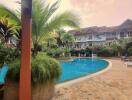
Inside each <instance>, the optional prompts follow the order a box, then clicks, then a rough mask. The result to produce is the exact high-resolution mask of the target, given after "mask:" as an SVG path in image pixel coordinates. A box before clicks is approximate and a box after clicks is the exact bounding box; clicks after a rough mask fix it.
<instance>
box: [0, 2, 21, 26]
mask: <svg viewBox="0 0 132 100" xmlns="http://www.w3.org/2000/svg"><path fill="white" fill-rule="evenodd" d="M0 10H1V11H4V12H5V13H6V14H7V16H8V15H9V16H10V17H11V18H13V20H15V21H16V22H17V23H18V24H19V25H20V23H21V20H20V18H19V17H18V16H17V14H16V13H15V12H14V11H12V10H10V9H8V8H7V7H5V6H4V5H1V4H0Z"/></svg>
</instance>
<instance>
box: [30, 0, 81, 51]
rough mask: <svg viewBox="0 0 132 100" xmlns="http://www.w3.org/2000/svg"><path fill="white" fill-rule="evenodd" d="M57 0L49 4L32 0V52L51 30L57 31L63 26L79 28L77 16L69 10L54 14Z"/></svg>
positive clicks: (39, 0)
mask: <svg viewBox="0 0 132 100" xmlns="http://www.w3.org/2000/svg"><path fill="white" fill-rule="evenodd" d="M58 4H59V1H57V2H55V3H53V4H51V5H49V4H46V2H44V1H41V0H33V12H32V17H33V25H32V26H33V45H34V53H36V52H37V46H38V45H39V44H41V42H43V40H44V38H45V37H46V36H47V34H49V33H50V32H53V31H58V30H60V29H62V28H63V27H65V26H69V27H73V28H79V20H78V18H77V17H76V16H75V15H74V14H73V13H71V12H64V13H62V14H58V15H55V13H56V11H57V10H58V8H59V7H58Z"/></svg>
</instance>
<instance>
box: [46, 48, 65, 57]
mask: <svg viewBox="0 0 132 100" xmlns="http://www.w3.org/2000/svg"><path fill="white" fill-rule="evenodd" d="M63 53H64V50H63V49H62V48H54V49H50V50H48V51H47V55H48V56H51V57H55V58H58V57H60V56H62V54H63Z"/></svg>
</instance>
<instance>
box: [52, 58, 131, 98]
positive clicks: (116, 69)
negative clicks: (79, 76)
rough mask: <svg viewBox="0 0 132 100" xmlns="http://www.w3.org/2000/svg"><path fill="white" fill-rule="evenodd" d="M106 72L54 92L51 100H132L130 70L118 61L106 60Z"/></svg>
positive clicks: (113, 59)
mask: <svg viewBox="0 0 132 100" xmlns="http://www.w3.org/2000/svg"><path fill="white" fill-rule="evenodd" d="M108 60H109V61H111V62H112V68H111V69H110V70H108V71H107V72H105V73H103V74H100V75H98V76H95V77H93V78H89V79H86V80H84V81H81V82H78V83H76V84H74V85H70V86H64V87H61V88H59V89H57V90H56V92H55V96H54V98H53V100H132V68H130V67H129V68H128V67H126V66H125V64H124V62H122V61H121V60H119V59H115V58H111V59H108Z"/></svg>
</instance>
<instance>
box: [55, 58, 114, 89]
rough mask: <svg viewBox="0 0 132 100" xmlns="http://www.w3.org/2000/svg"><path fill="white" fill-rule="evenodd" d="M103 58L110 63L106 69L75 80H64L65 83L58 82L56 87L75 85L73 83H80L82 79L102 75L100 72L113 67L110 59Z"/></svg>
mask: <svg viewBox="0 0 132 100" xmlns="http://www.w3.org/2000/svg"><path fill="white" fill-rule="evenodd" d="M102 60H105V61H107V62H108V63H109V64H108V66H107V68H105V69H103V70H101V71H99V72H96V73H93V74H91V75H86V76H83V77H80V78H77V79H73V80H70V81H67V82H64V83H59V84H56V85H55V88H61V87H64V86H70V85H73V84H75V83H78V82H80V81H83V80H86V79H88V78H92V77H95V76H97V75H100V74H102V73H104V72H106V71H108V70H109V69H110V68H111V67H112V62H111V61H109V60H106V59H102Z"/></svg>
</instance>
